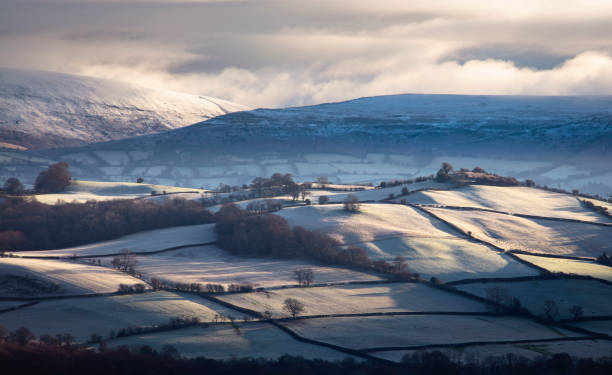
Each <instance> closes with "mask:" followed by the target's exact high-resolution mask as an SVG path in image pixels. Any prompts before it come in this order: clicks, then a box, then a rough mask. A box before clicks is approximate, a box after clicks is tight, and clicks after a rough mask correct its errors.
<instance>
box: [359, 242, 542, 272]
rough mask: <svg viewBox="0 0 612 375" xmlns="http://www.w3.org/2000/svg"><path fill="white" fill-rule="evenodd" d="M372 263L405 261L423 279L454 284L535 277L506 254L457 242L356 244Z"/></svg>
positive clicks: (470, 243) (482, 246)
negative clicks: (474, 279)
mask: <svg viewBox="0 0 612 375" xmlns="http://www.w3.org/2000/svg"><path fill="white" fill-rule="evenodd" d="M359 246H360V247H362V248H363V249H365V250H366V251H367V253H368V256H369V257H371V258H373V259H385V260H389V261H391V260H393V259H394V258H395V257H396V256H398V255H399V256H403V257H404V258H406V262H407V264H408V268H409V270H410V271H412V272H417V273H419V274H420V275H421V277H423V278H424V279H426V280H428V279H429V278H431V277H437V278H439V279H440V280H443V281H456V280H463V279H470V278H482V277H518V276H535V275H538V274H539V271H537V270H536V269H534V268H532V267H529V266H526V265H524V264H522V263H520V262H518V261H516V260H515V259H512V258H511V257H509V256H508V255H506V254H503V253H500V252H498V251H495V250H494V249H492V248H490V247H487V246H485V245H481V244H479V243H476V242H470V241H467V240H464V239H461V238H418V237H396V238H390V239H385V240H379V241H374V242H364V243H360V244H359Z"/></svg>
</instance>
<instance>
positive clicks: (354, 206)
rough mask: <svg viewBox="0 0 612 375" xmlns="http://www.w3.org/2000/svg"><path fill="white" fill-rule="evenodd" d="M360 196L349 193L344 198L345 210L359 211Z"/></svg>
mask: <svg viewBox="0 0 612 375" xmlns="http://www.w3.org/2000/svg"><path fill="white" fill-rule="evenodd" d="M360 207H361V206H360V205H359V198H357V196H356V195H355V194H349V195H348V196H347V197H346V199H345V200H344V210H345V211H349V212H357V211H359V209H360Z"/></svg>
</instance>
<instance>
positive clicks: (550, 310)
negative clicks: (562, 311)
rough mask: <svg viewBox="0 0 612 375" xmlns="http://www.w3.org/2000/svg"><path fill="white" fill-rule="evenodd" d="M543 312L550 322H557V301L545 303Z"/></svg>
mask: <svg viewBox="0 0 612 375" xmlns="http://www.w3.org/2000/svg"><path fill="white" fill-rule="evenodd" d="M542 311H543V312H544V318H546V319H548V320H556V319H557V317H558V316H559V309H558V308H557V303H556V302H555V301H551V300H546V301H544V306H543V308H542Z"/></svg>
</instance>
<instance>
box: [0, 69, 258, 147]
mask: <svg viewBox="0 0 612 375" xmlns="http://www.w3.org/2000/svg"><path fill="white" fill-rule="evenodd" d="M247 109H248V108H247V107H245V106H242V105H238V104H235V103H231V102H228V101H225V100H221V99H215V98H210V97H205V96H197V95H191V94H184V93H179V92H173V91H167V90H160V89H151V88H145V87H140V86H136V85H131V84H126V83H123V82H118V81H112V80H106V79H99V78H92V77H84V76H77V75H70V74H62V73H52V72H43V71H35V70H20V69H9V68H0V141H1V142H2V143H4V144H5V146H10V145H14V146H17V148H28V149H41V148H50V147H68V146H78V145H83V144H87V143H93V142H102V141H110V140H116V139H122V138H128V137H133V136H139V135H145V134H152V133H157V132H161V131H167V130H171V129H177V128H180V127H182V126H186V125H191V124H194V123H196V122H200V121H203V120H207V119H210V118H212V117H216V116H219V115H224V114H227V113H230V112H234V111H242V110H247Z"/></svg>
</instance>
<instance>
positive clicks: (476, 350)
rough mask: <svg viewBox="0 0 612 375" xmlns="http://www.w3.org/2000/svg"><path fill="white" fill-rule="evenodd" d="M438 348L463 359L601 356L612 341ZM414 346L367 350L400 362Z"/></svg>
mask: <svg viewBox="0 0 612 375" xmlns="http://www.w3.org/2000/svg"><path fill="white" fill-rule="evenodd" d="M434 350H439V351H441V352H443V353H445V354H446V355H448V356H449V357H450V358H455V359H458V360H462V359H463V360H465V359H469V358H472V359H473V358H478V359H480V360H484V359H486V358H487V357H490V356H494V357H497V356H503V355H506V354H510V353H511V354H515V355H518V356H522V357H526V358H536V357H540V356H542V355H544V356H550V355H552V354H556V353H572V355H573V356H575V357H579V358H601V357H610V356H611V355H612V342H611V341H607V340H590V339H583V340H576V341H558V342H532V343H527V344H484V345H469V346H462V347H460V348H457V349H449V348H433V349H431V351H434ZM415 353H417V351H416V350H393V351H380V352H371V353H370V354H372V355H374V356H376V357H379V358H383V359H387V360H390V361H396V362H401V360H402V358H403V357H404V356H405V355H408V356H410V355H413V354H415Z"/></svg>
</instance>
